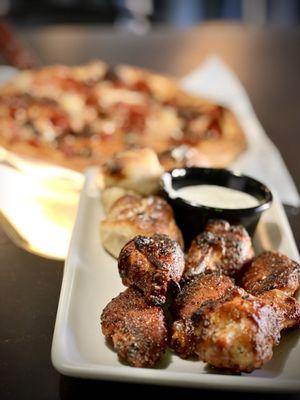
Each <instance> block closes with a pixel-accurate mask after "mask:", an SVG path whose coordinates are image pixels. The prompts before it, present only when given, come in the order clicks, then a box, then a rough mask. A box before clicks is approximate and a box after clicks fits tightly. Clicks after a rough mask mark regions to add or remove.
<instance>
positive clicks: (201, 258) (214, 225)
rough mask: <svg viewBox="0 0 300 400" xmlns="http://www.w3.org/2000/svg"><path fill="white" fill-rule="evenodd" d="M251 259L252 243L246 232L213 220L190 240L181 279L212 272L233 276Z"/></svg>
mask: <svg viewBox="0 0 300 400" xmlns="http://www.w3.org/2000/svg"><path fill="white" fill-rule="evenodd" d="M253 256H254V251H253V247H252V243H251V239H250V236H249V235H248V233H247V231H246V230H245V228H243V227H242V226H241V225H230V224H229V223H228V222H226V221H223V220H213V221H210V222H209V223H208V224H207V226H206V227H205V230H204V232H202V233H200V235H198V236H197V237H196V238H195V239H194V240H193V242H192V244H191V247H190V249H189V251H188V256H187V263H186V270H185V273H184V277H185V278H190V277H191V276H193V275H197V274H200V273H209V272H213V271H218V272H220V273H222V274H225V275H229V276H234V275H235V274H236V273H237V272H238V271H240V270H241V268H242V267H243V266H244V265H245V264H246V263H248V262H249V261H250V260H251V259H252V258H253Z"/></svg>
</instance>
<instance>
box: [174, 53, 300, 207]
mask: <svg viewBox="0 0 300 400" xmlns="http://www.w3.org/2000/svg"><path fill="white" fill-rule="evenodd" d="M181 83H182V86H183V87H184V88H185V89H186V90H188V91H190V92H193V93H195V94H198V95H201V96H204V97H208V98H210V99H212V100H215V101H217V102H220V103H223V104H224V105H227V106H228V107H229V108H230V109H231V110H232V111H233V112H234V113H235V114H236V116H237V117H238V119H239V122H240V124H241V126H242V128H243V129H244V132H245V134H246V136H247V141H248V148H247V150H246V151H245V152H244V153H242V154H241V155H240V157H239V158H238V159H237V160H236V161H235V162H234V163H233V164H232V165H231V166H230V168H231V169H236V170H239V171H240V172H243V173H245V174H248V175H250V176H253V177H254V178H256V179H258V180H260V181H261V182H263V183H265V184H266V185H267V186H269V187H270V189H271V190H272V191H273V193H274V194H275V195H276V194H277V196H278V197H279V198H280V200H281V201H282V202H283V203H285V204H289V205H291V206H294V207H299V206H300V198H299V194H298V192H297V189H296V186H295V184H294V182H293V180H292V178H291V175H290V173H289V171H288V169H287V167H286V165H285V163H284V161H283V159H282V157H281V155H280V153H279V151H278V149H277V148H276V147H275V145H274V144H273V143H272V142H271V140H270V139H269V138H268V137H267V135H266V133H265V132H264V130H263V127H262V126H261V124H260V123H259V121H258V119H257V117H256V115H255V113H254V110H253V108H252V106H251V103H250V100H249V98H248V96H247V93H246V91H245V89H244V88H243V87H242V85H241V83H240V81H239V80H238V78H237V77H236V76H235V75H234V74H233V72H232V71H231V70H230V69H229V68H228V67H227V66H226V65H225V64H224V63H223V62H222V61H221V60H220V58H218V57H216V56H214V57H210V58H208V59H207V60H206V61H205V62H204V63H203V64H202V65H201V66H200V67H198V68H196V69H195V70H194V71H192V72H191V73H190V74H189V75H188V76H186V77H185V78H183V79H182V81H181Z"/></svg>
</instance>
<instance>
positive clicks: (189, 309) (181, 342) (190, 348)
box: [171, 273, 234, 358]
mask: <svg viewBox="0 0 300 400" xmlns="http://www.w3.org/2000/svg"><path fill="white" fill-rule="evenodd" d="M233 287H234V283H233V281H232V280H231V279H230V278H229V277H228V276H225V275H219V274H216V273H212V274H207V275H204V274H200V275H197V276H195V277H194V278H192V279H191V280H190V281H188V282H187V283H186V284H185V285H184V286H183V289H182V290H181V292H180V293H179V294H178V295H177V296H176V298H175V300H174V302H173V305H172V312H173V315H174V317H175V318H176V319H177V320H175V322H174V323H173V326H172V337H171V347H172V348H173V349H174V350H175V351H176V352H177V353H178V354H180V356H181V357H183V358H188V357H191V356H193V355H194V344H195V343H194V340H195V338H194V333H193V324H192V321H191V317H192V315H193V313H194V312H195V311H196V310H198V309H199V308H200V307H201V306H202V305H203V304H207V303H208V302H210V301H212V300H217V299H220V298H221V297H222V296H224V295H225V294H226V293H227V292H228V291H229V290H230V289H232V288H233Z"/></svg>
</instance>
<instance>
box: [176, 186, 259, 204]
mask: <svg viewBox="0 0 300 400" xmlns="http://www.w3.org/2000/svg"><path fill="white" fill-rule="evenodd" d="M171 196H172V197H180V198H182V199H184V200H187V201H190V202H193V203H197V204H199V205H203V206H208V207H215V208H229V209H236V208H250V207H256V206H258V205H259V201H258V200H257V199H256V198H255V197H253V196H251V195H250V194H248V193H245V192H241V191H239V190H234V189H229V188H226V187H224V186H217V185H193V186H185V187H182V188H180V189H178V190H174V191H173V195H172V194H171Z"/></svg>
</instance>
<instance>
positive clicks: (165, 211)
mask: <svg viewBox="0 0 300 400" xmlns="http://www.w3.org/2000/svg"><path fill="white" fill-rule="evenodd" d="M155 233H161V234H165V235H168V236H169V237H170V238H171V239H173V240H176V241H178V243H179V244H180V245H181V246H182V247H183V238H182V234H181V232H180V230H179V228H178V226H177V225H176V222H175V219H174V214H173V210H172V208H171V207H170V206H169V204H168V203H167V202H166V201H165V200H164V199H162V198H161V197H158V196H149V197H146V198H144V197H141V196H139V195H133V194H126V195H124V196H122V197H121V198H119V199H118V200H117V201H115V202H114V203H113V204H112V205H111V206H110V208H109V210H108V214H107V216H106V218H105V219H104V220H103V221H101V223H100V235H101V239H102V243H103V246H104V248H105V249H106V250H107V251H108V252H109V253H110V254H111V255H113V256H114V257H115V258H118V256H119V253H120V251H121V249H122V247H123V246H124V245H125V244H126V243H127V242H128V241H129V240H131V239H132V238H134V237H135V236H137V235H148V236H151V235H154V234H155Z"/></svg>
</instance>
